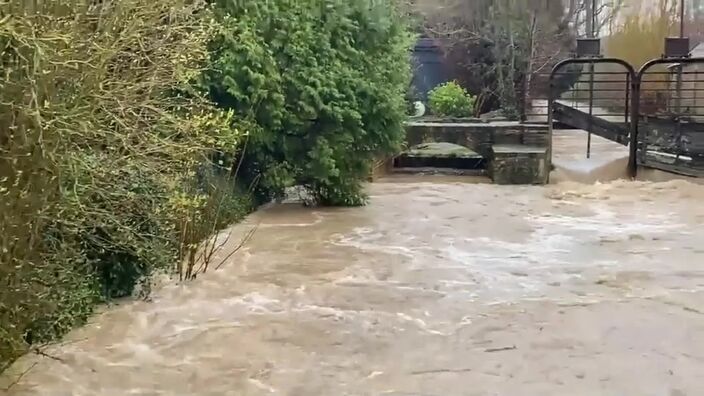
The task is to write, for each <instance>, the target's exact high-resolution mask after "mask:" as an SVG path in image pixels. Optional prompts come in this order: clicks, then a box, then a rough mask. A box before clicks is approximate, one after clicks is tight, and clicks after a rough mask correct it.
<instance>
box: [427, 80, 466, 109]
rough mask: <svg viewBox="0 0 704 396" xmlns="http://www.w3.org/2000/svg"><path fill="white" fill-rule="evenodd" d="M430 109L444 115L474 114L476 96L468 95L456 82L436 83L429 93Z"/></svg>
mask: <svg viewBox="0 0 704 396" xmlns="http://www.w3.org/2000/svg"><path fill="white" fill-rule="evenodd" d="M429 102H430V109H431V110H432V111H433V112H434V113H435V114H436V115H439V116H444V117H458V118H462V117H471V116H472V115H474V104H475V103H476V97H474V96H472V95H470V94H469V93H468V92H467V90H465V89H464V88H462V87H461V86H460V85H459V84H458V83H457V82H454V81H451V82H448V83H445V84H442V85H438V86H437V87H435V88H434V89H433V90H432V91H430V93H429Z"/></svg>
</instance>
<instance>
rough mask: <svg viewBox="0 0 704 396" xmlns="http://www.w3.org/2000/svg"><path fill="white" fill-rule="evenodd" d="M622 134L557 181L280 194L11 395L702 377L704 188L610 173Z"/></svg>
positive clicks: (695, 385)
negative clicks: (203, 270)
mask: <svg viewBox="0 0 704 396" xmlns="http://www.w3.org/2000/svg"><path fill="white" fill-rule="evenodd" d="M556 139H557V140H556V142H561V143H559V144H557V147H556V157H558V158H560V156H562V159H563V160H564V162H562V163H563V164H567V165H569V164H570V163H571V162H570V160H569V158H570V155H573V157H572V159H573V160H574V161H577V160H579V159H580V158H579V156H578V155H577V154H574V153H572V151H573V150H572V149H569V146H570V145H572V146H573V147H574V148H575V150H576V148H580V147H581V143H579V140H578V139H580V137H579V136H578V135H569V134H566V135H561V136H560V134H558V136H557V138H556ZM559 147H562V148H559ZM600 147H602V146H600ZM605 147H606V146H603V147H602V148H604V150H602V151H600V150H599V148H597V149H596V150H595V157H593V159H592V161H595V162H593V165H594V166H593V167H591V168H589V167H587V166H586V165H584V164H581V163H579V164H577V165H575V166H573V167H572V168H569V166H566V167H563V166H560V164H559V163H558V171H557V172H556V173H558V174H560V172H562V173H561V177H562V180H561V181H560V180H556V184H553V185H550V186H547V187H511V186H495V185H491V184H482V183H473V181H475V180H473V179H460V178H448V177H425V178H415V177H410V178H409V177H405V178H393V177H392V178H387V179H385V180H383V181H382V182H380V183H375V184H372V185H370V186H369V193H370V195H371V203H370V205H368V206H367V207H364V208H350V209H325V210H322V209H306V208H303V207H301V206H298V205H292V204H282V205H275V206H271V207H269V208H267V209H265V210H262V211H260V212H258V213H257V214H255V215H253V216H252V217H251V218H250V219H249V220H248V221H247V222H246V223H245V224H240V225H238V226H236V227H235V228H234V229H233V232H234V235H236V236H242V235H245V234H246V233H247V232H248V231H249V230H251V229H252V228H253V227H257V231H256V233H255V234H254V237H253V238H252V239H251V240H250V241H249V243H247V245H246V246H245V248H244V249H242V250H241V251H239V252H238V253H237V254H235V255H234V256H232V257H231V258H230V259H229V260H228V261H227V263H226V265H225V266H224V267H223V268H222V269H220V270H218V271H212V272H210V273H208V274H207V275H205V276H201V277H200V278H199V279H198V280H196V281H194V282H192V283H188V284H185V285H177V284H173V283H167V284H166V285H165V286H164V287H162V288H160V289H158V290H156V291H155V292H154V294H153V296H152V300H151V301H132V302H124V303H121V304H119V305H117V306H114V307H111V308H109V309H106V310H105V311H104V312H103V313H101V314H99V315H97V316H96V317H94V318H93V319H92V320H91V323H90V324H89V325H87V326H85V327H84V328H81V329H78V330H76V331H74V332H73V333H72V334H71V335H70V336H69V337H68V338H67V339H66V340H65V342H63V343H62V344H60V345H58V346H55V347H51V348H48V349H47V350H46V351H45V352H46V354H47V355H48V356H51V357H41V356H36V355H33V356H28V357H26V358H24V359H22V360H21V361H20V362H18V364H16V365H15V366H14V367H13V368H12V369H11V370H10V372H9V373H6V375H5V377H4V378H3V379H2V381H3V384H4V385H5V386H6V385H7V384H9V383H11V382H15V380H16V379H17V375H18V374H21V373H23V372H25V371H26V369H27V368H30V367H31V370H29V371H27V372H26V373H24V375H23V376H22V377H21V378H20V379H19V381H18V382H17V383H16V384H15V385H14V386H12V387H11V388H10V390H9V391H8V392H7V394H9V395H12V396H20V395H22V396H24V395H52V396H63V395H67V396H68V395H76V396H79V395H86V396H87V395H90V396H94V395H110V396H111V395H116V396H117V395H176V396H181V395H183V396H186V395H189V396H190V395H212V396H215V395H232V396H240V395H291V396H296V395H300V396H314V395H325V396H328V395H329V396H340V395H360V396H361V395H396V396H401V395H403V396H410V395H437V396H449V395H467V396H469V395H477V396H479V395H487V396H489V395H507V396H522V395H542V396H545V395H555V396H558V395H560V396H564V395H570V396H579V395H613V396H617V395H619V396H620V395H640V396H651V395H652V396H687V395H688V396H699V395H702V394H704V381H702V375H704V267H703V266H702V265H703V263H704V205H702V202H704V187H703V186H699V185H696V184H691V183H689V182H687V181H682V180H675V181H667V182H663V183H653V182H647V181H642V182H630V181H625V180H614V179H617V178H618V174H615V175H613V176H608V177H606V176H604V175H603V174H602V175H599V173H600V172H607V173H608V172H611V170H612V168H614V169H615V165H614V163H615V162H614V161H618V159H615V160H614V161H607V160H605V159H603V158H602V159H601V160H600V159H599V158H600V157H599V154H603V153H604V152H605V151H606V149H605ZM560 150H562V151H560ZM580 150H581V148H580ZM612 154H613V155H615V154H614V153H612ZM612 154H608V155H612ZM558 162H559V161H558ZM602 162H603V163H605V164H606V165H603V164H602ZM609 164H611V167H610V166H609ZM580 172H581V174H582V175H587V176H584V178H585V179H584V180H587V179H589V178H594V177H596V179H610V181H609V180H607V181H606V182H604V183H597V184H584V183H577V182H575V181H569V180H568V179H569V178H570V177H575V175H579V174H580ZM558 176H560V175H558ZM559 178H560V177H556V179H559ZM584 180H581V181H582V182H584ZM468 181H471V182H468ZM234 239H235V240H234V242H233V243H232V247H234V246H236V245H237V242H238V238H237V237H235V238H234ZM222 254H223V255H224V254H226V252H223V253H222ZM3 384H0V386H1V385H3Z"/></svg>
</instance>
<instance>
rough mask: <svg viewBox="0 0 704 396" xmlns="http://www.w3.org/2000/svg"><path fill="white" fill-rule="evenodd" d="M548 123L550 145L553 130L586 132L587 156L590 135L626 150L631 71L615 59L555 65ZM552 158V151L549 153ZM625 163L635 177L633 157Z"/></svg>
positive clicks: (632, 115)
mask: <svg viewBox="0 0 704 396" xmlns="http://www.w3.org/2000/svg"><path fill="white" fill-rule="evenodd" d="M549 81H550V94H549V99H548V111H547V114H548V120H547V121H548V123H549V125H550V142H551V143H550V144H551V147H552V135H553V131H554V129H555V128H557V127H567V128H573V129H581V130H584V131H586V132H587V134H588V138H587V147H586V151H587V156H590V155H591V146H592V139H591V138H592V134H595V135H598V136H600V137H603V138H605V139H608V140H611V141H614V142H617V143H619V144H622V145H624V146H629V144H630V142H631V139H633V137H634V136H635V135H634V133H633V132H634V129H635V128H634V126H635V123H634V122H633V121H634V120H636V119H637V112H636V111H637V109H636V108H634V107H633V98H634V94H635V92H636V91H637V81H638V80H637V78H636V72H635V69H634V68H633V67H632V66H631V65H630V64H629V63H628V62H626V61H624V60H622V59H617V58H599V57H589V58H572V59H567V60H564V61H562V62H560V63H558V64H557V65H556V66H555V67H554V68H553V70H552V73H551V74H550V78H549ZM550 151H551V155H552V148H551V149H550ZM631 157H632V161H630V162H629V168H631V172H633V173H635V167H636V162H635V153H633V154H632V155H631Z"/></svg>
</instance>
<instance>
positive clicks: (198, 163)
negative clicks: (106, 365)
mask: <svg viewBox="0 0 704 396" xmlns="http://www.w3.org/2000/svg"><path fill="white" fill-rule="evenodd" d="M216 31H218V26H217V24H216V23H215V22H214V19H213V16H212V14H211V12H210V10H209V8H208V6H207V4H206V3H205V1H199V0H150V1H143V0H120V1H99V2H97V1H93V0H74V1H69V2H66V1H41V2H37V1H34V0H14V1H10V2H0V70H2V73H0V372H1V371H3V369H4V368H6V367H7V365H8V364H9V363H10V362H11V361H12V360H13V359H14V358H16V357H17V356H18V355H20V354H22V353H24V352H26V351H27V350H29V348H31V347H32V346H33V345H35V344H38V343H42V342H45V341H49V340H53V339H56V338H58V337H60V336H61V335H63V334H64V333H65V332H66V331H68V330H70V329H71V328H72V327H73V326H75V325H77V324H80V323H82V322H83V321H84V320H85V319H86V318H87V317H88V315H89V314H90V313H91V311H92V309H93V308H94V306H95V305H96V304H97V303H100V302H102V301H106V300H109V299H111V298H116V297H124V296H128V295H130V294H132V293H133V292H135V291H136V290H135V289H136V287H137V286H138V285H139V283H140V282H141V283H142V284H143V285H144V286H148V282H147V281H146V280H148V278H149V276H150V274H151V273H152V272H153V271H155V270H159V269H164V270H171V271H178V270H180V269H181V265H182V264H183V263H188V260H184V258H185V257H189V256H190V252H192V251H193V249H194V246H197V245H195V244H197V243H198V242H200V241H202V240H203V239H206V238H207V237H208V236H209V235H210V234H211V233H212V231H213V227H214V226H219V227H222V226H223V225H226V224H227V223H228V222H230V221H233V220H236V219H237V218H238V217H241V216H242V214H243V213H244V212H246V210H247V209H248V207H247V203H246V200H244V199H240V198H238V197H237V194H236V191H235V190H234V187H232V181H231V180H227V183H221V182H220V181H219V179H221V178H222V176H220V175H218V173H220V174H222V173H223V172H214V171H212V170H213V169H216V168H217V167H218V166H219V164H218V163H213V162H212V161H211V159H212V158H214V157H215V156H222V155H221V154H220V153H231V152H233V151H236V150H237V147H239V144H240V142H241V137H242V134H241V129H239V128H238V127H239V126H240V125H242V124H241V123H240V122H238V120H236V119H235V118H234V117H233V116H234V114H233V113H232V112H228V111H223V110H221V109H219V108H217V107H216V106H214V104H213V103H212V102H211V101H210V100H209V98H208V95H207V94H205V93H203V92H199V89H198V85H197V84H196V83H197V82H198V81H197V78H198V77H199V76H200V75H201V73H202V72H203V70H204V68H206V67H207V62H208V61H209V52H208V48H207V44H208V43H209V42H210V39H211V38H212V37H213V35H214V34H215V33H214V32H216ZM223 165H224V167H226V168H227V169H228V170H229V169H230V167H229V164H227V163H223ZM203 169H207V170H208V171H206V172H203V171H202V170H203ZM227 174H228V173H227V172H224V175H225V176H227ZM196 175H205V176H206V177H202V176H201V177H196ZM215 186H225V188H226V189H227V191H223V189H222V188H220V189H217V188H215ZM216 190H217V191H216ZM223 201H224V202H223ZM210 208H218V209H217V211H215V212H217V213H214V211H213V210H210ZM206 222H207V223H208V224H205V223H206ZM179 272H183V273H187V271H179Z"/></svg>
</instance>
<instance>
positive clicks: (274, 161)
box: [205, 0, 412, 205]
mask: <svg viewBox="0 0 704 396" xmlns="http://www.w3.org/2000/svg"><path fill="white" fill-rule="evenodd" d="M216 3H217V4H218V15H219V20H220V22H221V23H222V25H223V30H222V31H221V32H220V35H219V37H218V38H217V39H216V40H215V42H214V43H213V48H214V71H213V72H212V73H209V75H208V78H207V79H206V81H205V84H206V85H207V86H208V88H209V89H210V92H211V94H212V97H213V99H214V100H215V101H216V102H217V103H219V104H220V105H221V106H224V107H225V108H229V109H233V110H235V111H236V113H237V114H238V115H239V116H240V117H241V118H245V119H248V120H251V121H252V127H251V129H250V130H249V137H250V140H249V142H248V147H247V150H246V153H244V163H243V164H244V166H243V169H244V170H245V171H246V173H247V175H246V176H247V177H248V180H249V181H257V186H258V190H259V192H260V193H261V195H262V196H263V198H270V197H272V196H276V195H279V194H281V193H282V192H283V189H284V188H285V187H287V186H290V185H294V184H295V185H302V186H304V187H306V188H307V189H309V190H310V192H311V193H312V195H313V196H314V197H315V198H316V199H317V200H318V202H319V203H321V204H329V205H358V204H362V203H363V202H364V196H363V194H362V192H361V182H362V181H363V180H364V179H365V178H366V177H367V176H368V174H369V169H370V166H371V164H372V162H373V159H374V158H375V157H377V156H379V155H381V154H385V153H389V152H393V151H395V150H397V149H398V148H399V147H400V144H401V142H402V140H403V137H404V129H403V121H404V120H405V118H406V104H405V101H404V95H405V93H406V90H407V87H408V85H409V81H410V66H409V65H410V62H409V54H410V52H409V48H410V46H411V43H412V40H411V36H410V34H409V33H408V30H407V24H406V21H405V18H404V17H403V16H402V15H401V12H400V11H399V10H398V9H397V8H396V6H395V5H394V2H370V1H368V0H329V1H325V2H321V1H319V0H300V1H288V0H274V1H266V2H263V1H240V2H235V1H227V0H220V1H217V2H216Z"/></svg>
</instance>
